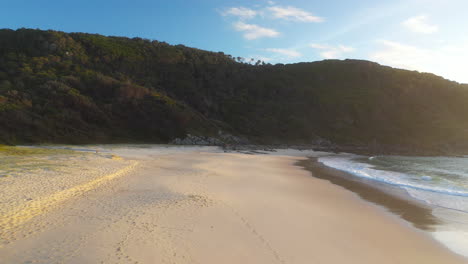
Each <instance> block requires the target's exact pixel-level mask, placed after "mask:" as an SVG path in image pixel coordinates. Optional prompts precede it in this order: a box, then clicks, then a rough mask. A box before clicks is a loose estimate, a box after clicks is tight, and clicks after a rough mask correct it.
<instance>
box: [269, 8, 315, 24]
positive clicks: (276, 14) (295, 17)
mask: <svg viewBox="0 0 468 264" xmlns="http://www.w3.org/2000/svg"><path fill="white" fill-rule="evenodd" d="M267 10H268V11H270V12H271V15H272V17H273V18H275V19H284V20H291V21H299V22H323V21H324V19H323V18H321V17H318V16H314V15H312V14H311V13H309V12H307V11H305V10H303V9H300V8H297V7H293V6H287V7H282V6H271V7H267Z"/></svg>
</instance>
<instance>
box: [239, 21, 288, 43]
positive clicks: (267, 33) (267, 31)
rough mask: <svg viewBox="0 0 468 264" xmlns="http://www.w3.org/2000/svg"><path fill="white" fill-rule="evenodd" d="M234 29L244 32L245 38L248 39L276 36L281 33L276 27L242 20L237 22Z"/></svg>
mask: <svg viewBox="0 0 468 264" xmlns="http://www.w3.org/2000/svg"><path fill="white" fill-rule="evenodd" d="M234 29H235V30H237V31H240V32H244V38H246V39H248V40H253V39H259V38H274V37H277V36H279V35H280V33H279V32H278V31H276V30H274V29H271V28H265V27H261V26H259V25H255V24H247V23H244V22H242V21H240V22H237V23H235V24H234Z"/></svg>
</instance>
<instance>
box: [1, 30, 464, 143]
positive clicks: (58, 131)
mask: <svg viewBox="0 0 468 264" xmlns="http://www.w3.org/2000/svg"><path fill="white" fill-rule="evenodd" d="M218 131H225V132H227V133H231V134H234V135H240V136H243V137H245V138H248V139H249V140H250V141H251V142H254V143H306V144H307V143H313V142H315V141H316V140H317V139H327V140H329V141H331V142H334V143H337V144H347V145H358V146H359V145H363V146H368V145H382V146H413V147H415V148H440V149H450V148H454V147H458V148H461V147H467V146H466V145H468V144H467V143H465V142H468V85H461V84H458V83H455V82H451V81H448V80H445V79H443V78H441V77H438V76H435V75H433V74H426V73H418V72H414V71H406V70H399V69H393V68H390V67H385V66H380V65H378V64H376V63H372V62H368V61H357V60H344V61H339V60H326V61H321V62H312V63H298V64H289V65H283V64H278V65H269V64H264V63H260V62H257V63H254V65H252V64H247V63H242V62H239V60H238V59H237V58H233V57H231V56H230V55H226V54H224V53H222V52H218V53H216V52H208V51H203V50H199V49H194V48H188V47H185V46H182V45H177V46H172V45H169V44H167V43H164V42H159V41H150V40H146V39H141V38H132V39H129V38H123V37H105V36H101V35H93V34H84V33H63V32H57V31H41V30H31V29H19V30H16V31H15V30H8V29H4V30H0V143H6V144H15V143H41V142H47V143H95V142H102V143H104V142H169V141H171V140H173V139H174V138H183V137H185V135H186V134H193V135H207V136H216V135H217V134H218ZM463 144H465V145H463ZM467 149H468V148H467Z"/></svg>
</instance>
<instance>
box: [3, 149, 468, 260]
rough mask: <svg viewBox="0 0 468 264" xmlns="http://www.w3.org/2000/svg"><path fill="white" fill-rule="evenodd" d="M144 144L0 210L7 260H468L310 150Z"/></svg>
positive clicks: (4, 255) (4, 258) (4, 250)
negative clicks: (158, 149)
mask: <svg viewBox="0 0 468 264" xmlns="http://www.w3.org/2000/svg"><path fill="white" fill-rule="evenodd" d="M117 152H118V151H117ZM137 152H138V151H134V150H133V151H131V152H129V151H126V152H125V151H122V153H119V154H120V155H122V156H124V157H126V158H125V160H122V162H123V163H122V164H123V165H125V166H123V165H122V166H120V167H118V168H117V167H116V168H117V169H116V170H115V171H113V172H111V173H109V174H106V175H102V177H99V178H96V179H93V180H92V181H90V182H89V183H80V184H77V185H76V186H75V187H70V188H69V189H67V190H72V191H67V190H63V191H61V192H65V193H61V195H58V194H57V193H53V194H50V195H47V196H44V197H38V198H36V199H35V200H34V203H35V205H36V206H35V207H34V208H36V209H34V210H35V211H34V215H33V216H32V217H30V218H28V219H27V220H21V221H19V222H15V221H14V218H15V217H16V216H15V215H14V214H11V213H10V214H6V213H5V214H3V215H1V217H2V219H3V220H2V221H3V222H5V223H10V222H14V223H16V224H15V225H8V224H5V223H3V226H1V227H2V228H3V230H1V232H0V234H1V235H2V237H1V242H2V244H1V248H0V263H203V264H205V263H207V264H208V263H236V264H237V263H259V264H261V263H307V264H313V263H411V264H418V263H424V264H430V263H437V264H439V263H444V264H445V263H447V264H450V263H467V262H466V260H464V259H463V258H461V257H458V256H456V255H454V254H452V253H451V252H450V251H448V250H447V249H445V248H443V247H442V246H440V245H439V244H437V243H436V242H435V241H433V240H431V239H430V238H429V237H428V236H426V235H425V234H423V233H422V232H419V231H417V230H416V229H413V228H412V227H410V225H407V224H405V223H404V222H402V221H401V220H400V219H398V218H397V217H395V216H392V215H390V214H388V213H386V212H385V211H383V210H382V209H380V208H378V207H377V206H375V205H372V204H370V203H368V202H365V201H363V200H361V199H360V198H359V197H358V196H357V195H355V194H354V193H352V192H349V191H346V190H345V189H342V188H341V187H338V186H335V185H333V184H331V183H329V182H328V181H324V180H321V179H317V178H314V177H311V176H310V174H309V172H307V171H305V170H302V169H300V168H299V167H297V166H294V164H295V163H296V162H297V161H298V160H300V159H302V158H299V157H292V156H269V155H246V154H225V153H210V152H205V151H202V152H200V151H197V150H195V149H193V150H185V151H179V152H174V153H167V154H157V155H156V154H154V155H153V154H152V152H151V150H146V151H145V152H144V153H145V154H144V155H142V154H141V153H142V152H140V154H139V155H136V154H135V153H137ZM124 163H125V164H124ZM129 164H130V165H129ZM129 166H130V167H129ZM69 177H73V174H70V175H69ZM6 188H7V187H6ZM73 190H74V191H73ZM69 192H71V194H70V193H69ZM67 195H68V196H67ZM64 197H65V198H64ZM54 201H55V202H54ZM22 208H23V209H24V207H22ZM37 208H39V209H37ZM10 211H11V210H10ZM14 211H15V210H12V211H11V212H14ZM16 211H19V212H21V208H20V209H16ZM9 218H11V219H9ZM5 219H7V220H5Z"/></svg>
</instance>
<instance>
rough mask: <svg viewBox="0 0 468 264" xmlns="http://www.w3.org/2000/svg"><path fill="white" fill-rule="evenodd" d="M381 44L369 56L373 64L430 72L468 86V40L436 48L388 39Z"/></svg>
mask: <svg viewBox="0 0 468 264" xmlns="http://www.w3.org/2000/svg"><path fill="white" fill-rule="evenodd" d="M378 42H379V43H380V45H381V48H380V49H379V50H377V51H376V52H373V53H371V54H370V56H369V58H370V59H371V60H373V61H376V62H379V63H382V64H385V65H389V66H393V67H397V68H404V69H408V70H418V71H423V72H431V73H435V74H438V75H442V76H444V77H445V78H449V79H451V80H456V81H458V82H464V83H468V75H467V74H466V67H465V66H466V61H467V60H468V54H467V53H466V47H467V46H468V41H467V42H463V41H462V42H459V43H454V44H452V45H445V46H440V47H434V48H420V47H415V46H411V45H407V44H403V43H399V42H395V41H389V40H379V41H378Z"/></svg>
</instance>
